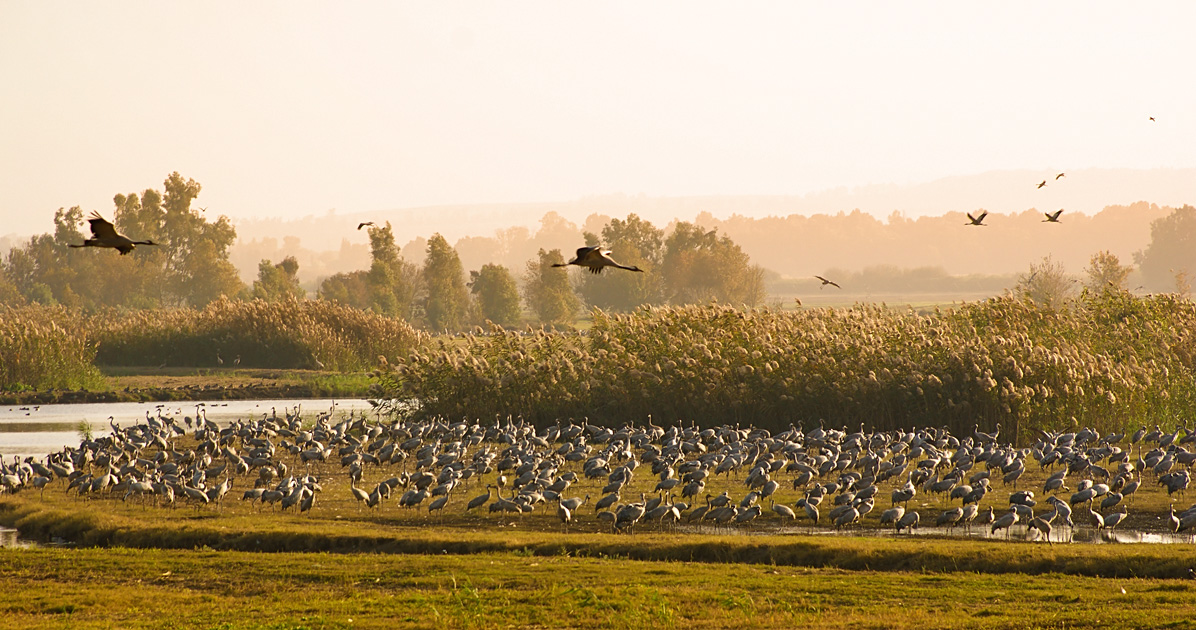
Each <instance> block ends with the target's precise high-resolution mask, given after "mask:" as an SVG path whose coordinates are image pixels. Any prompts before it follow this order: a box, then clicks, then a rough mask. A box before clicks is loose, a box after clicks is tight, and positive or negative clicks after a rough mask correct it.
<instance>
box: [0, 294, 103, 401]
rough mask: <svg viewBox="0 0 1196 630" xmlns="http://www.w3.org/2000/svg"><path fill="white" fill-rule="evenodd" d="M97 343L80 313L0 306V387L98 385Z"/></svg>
mask: <svg viewBox="0 0 1196 630" xmlns="http://www.w3.org/2000/svg"><path fill="white" fill-rule="evenodd" d="M95 356H96V344H95V342H94V341H93V340H91V339H90V338H89V337H88V335H87V333H86V327H85V324H84V321H83V318H82V317H81V316H80V315H79V313H77V312H72V311H70V310H68V309H66V308H65V307H61V306H57V307H50V306H39V305H32V306H21V307H10V306H3V305H0V388H3V389H5V390H9V391H19V390H24V389H54V388H57V389H80V388H90V387H95V386H98V385H100V384H101V383H102V382H103V377H102V376H101V375H100V372H99V370H97V369H96V368H95V366H94V365H92V361H93V359H94V358H95Z"/></svg>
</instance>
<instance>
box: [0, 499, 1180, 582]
mask: <svg viewBox="0 0 1196 630" xmlns="http://www.w3.org/2000/svg"><path fill="white" fill-rule="evenodd" d="M23 496H24V495H23ZM80 503H82V504H83V505H78V506H69V507H50V506H46V505H44V504H40V503H39V502H38V501H37V500H36V499H34V498H33V497H32V496H30V497H28V498H24V499H22V498H9V499H0V524H3V525H4V526H7V527H14V528H17V529H18V530H20V531H21V534H22V536H24V537H26V538H29V539H33V540H40V541H45V542H49V541H53V540H67V541H74V542H75V543H77V544H78V545H80V546H83V547H127V548H147V549H148V548H162V549H196V548H201V547H206V548H211V549H217V550H229V551H260V552H299V551H321V552H338V553H390V554H432V555H435V554H450V555H473V554H485V553H520V554H523V555H528V556H570V557H586V558H625V559H630V560H643V561H652V562H704V563H723V564H744V563H747V564H775V565H783V566H794V567H810V568H835V569H843V570H852V571H925V572H954V571H966V572H973V573H1023V574H1031V575H1038V574H1046V573H1065V574H1069V575H1082V576H1091V577H1121V578H1128V577H1138V578H1141V577H1151V578H1160V579H1172V578H1182V577H1187V576H1188V568H1189V567H1193V566H1196V548H1193V547H1191V546H1187V545H1183V546H1179V545H1091V544H1072V545H1054V546H1048V545H1045V544H1041V543H1037V544H1035V543H1028V542H1006V541H997V540H968V539H956V538H933V537H925V536H921V537H917V538H912V539H911V538H904V539H901V538H891V537H883V538H878V537H866V536H865V537H848V536H810V535H804V534H788V535H742V534H737V535H727V534H695V533H687V534H685V535H681V536H679V535H677V534H676V533H674V532H672V531H651V530H647V531H645V532H642V533H639V534H635V535H631V536H627V535H618V536H616V535H612V534H607V533H602V532H601V531H600V530H599V528H598V527H596V526H586V525H581V526H578V527H575V528H573V531H570V532H567V533H566V532H562V531H561V530H560V529H559V527H556V528H554V527H551V525H546V524H545V523H539V524H537V523H535V522H533V521H532V519H531V518H530V517H529V518H528V519H527V520H526V521H524V520H523V519H518V518H515V517H505V518H504V517H499V518H498V519H492V518H488V517H483V516H461V515H456V514H454V515H446V516H445V517H444V518H439V519H437V518H432V519H427V518H418V515H415V516H416V518H398V517H394V516H384V515H378V514H368V513H366V514H363V513H361V512H356V511H343V512H342V511H339V510H337V511H331V510H330V511H328V512H326V513H324V514H319V515H317V514H307V515H292V514H274V513H266V514H260V513H255V512H248V511H241V510H236V509H234V508H232V507H231V506H230V508H229V512H230V513H229V514H224V513H222V512H215V511H210V512H209V511H196V510H193V509H177V510H165V511H164V510H160V509H155V508H148V509H146V508H142V507H138V506H127V508H128V509H125V506H122V507H118V508H108V509H98V508H95V507H88V506H87V505H86V502H80ZM767 531H768V529H767V528H766V527H762V528H760V529H757V530H756V532H757V533H760V532H767Z"/></svg>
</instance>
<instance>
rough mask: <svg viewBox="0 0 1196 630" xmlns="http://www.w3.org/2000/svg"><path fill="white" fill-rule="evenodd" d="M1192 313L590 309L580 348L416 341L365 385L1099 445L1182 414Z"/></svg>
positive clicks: (420, 394)
mask: <svg viewBox="0 0 1196 630" xmlns="http://www.w3.org/2000/svg"><path fill="white" fill-rule="evenodd" d="M1194 333H1196V306H1194V305H1193V304H1192V303H1191V302H1189V301H1186V300H1182V299H1179V298H1177V297H1175V296H1171V295H1160V296H1151V297H1145V298H1138V297H1134V296H1132V295H1130V294H1128V293H1125V292H1114V291H1106V292H1103V293H1085V294H1084V295H1083V296H1081V297H1080V298H1079V299H1077V300H1076V301H1075V302H1074V303H1073V304H1071V305H1069V307H1067V308H1064V309H1052V308H1047V307H1043V306H1039V305H1035V304H1034V303H1032V302H1030V301H1027V300H1021V299H1016V298H1013V297H1003V298H994V299H990V300H987V301H984V302H980V303H972V304H965V305H963V306H961V307H959V308H957V309H953V310H950V311H946V312H939V311H936V312H934V313H931V314H919V313H916V312H913V311H912V310H908V311H898V310H893V309H887V308H884V307H881V306H872V305H857V306H855V307H852V308H843V309H816V310H802V311H796V312H781V311H777V310H771V309H750V310H744V309H737V308H733V307H729V306H723V305H717V304H712V305H705V306H684V307H668V308H650V309H649V308H645V309H642V310H639V311H636V312H634V313H632V314H629V315H613V314H607V313H604V312H601V311H595V312H594V325H593V328H592V329H591V330H589V331H588V332H587V333H585V334H581V333H546V332H537V333H525V332H519V331H511V330H504V329H502V328H499V327H492V328H491V330H490V331H489V333H488V334H474V335H470V336H467V338H466V339H465V341H464V343H460V344H449V343H446V342H444V341H441V342H439V343H437V344H424V345H423V346H421V347H420V348H417V349H416V350H414V351H412V352H411V353H410V354H408V355H406V356H404V357H402V360H401V361H399V362H397V363H394V364H386V365H384V366H383V368H382V369H380V370H379V371H378V378H379V390H380V394H382V395H383V396H385V397H387V398H391V399H394V400H409V399H417V400H419V401H420V410H421V412H422V413H427V414H439V415H443V416H445V417H469V418H487V417H494V415H495V414H496V413H498V414H503V415H506V414H512V415H522V416H523V417H524V418H526V419H528V420H531V421H534V422H536V423H540V424H544V423H550V422H554V421H556V420H557V419H562V418H570V417H572V418H577V419H581V418H583V417H588V418H590V419H593V420H597V421H601V422H621V421H625V420H628V419H639V420H642V419H645V418H647V417H649V416H651V417H653V418H656V419H657V420H659V421H663V422H675V421H692V422H695V423H697V424H700V425H703V426H712V425H718V424H724V423H727V424H734V423H737V422H738V423H744V424H753V425H755V426H758V427H762V428H766V429H770V430H778V429H784V428H787V427H788V426H789V425H790V424H791V423H804V424H805V425H806V426H807V427H809V426H811V425H812V424H818V423H820V422H822V421H823V419H827V420H828V421H830V422H831V423H832V424H833V425H834V426H841V425H846V426H852V427H854V426H856V425H857V424H862V425H864V426H865V427H867V428H868V429H872V430H890V429H894V428H901V427H905V428H908V427H914V426H945V427H947V428H949V429H950V430H951V431H952V432H955V433H961V432H963V433H968V432H970V431H971V430H972V429H973V428H974V426H975V425H979V426H980V427H981V428H983V429H984V430H987V431H991V430H994V429H995V427H996V426H997V425H998V424H1000V425H1002V427H1003V429H1004V430H1005V431H1006V435H1009V434H1013V435H1014V436H1016V437H1017V438H1018V439H1019V440H1023V441H1024V439H1025V438H1027V437H1029V436H1030V435H1031V434H1032V433H1033V431H1034V430H1035V429H1044V430H1052V429H1060V428H1066V427H1070V426H1077V425H1084V426H1089V427H1093V428H1095V429H1097V430H1098V431H1102V432H1108V431H1117V430H1124V428H1125V427H1127V426H1129V425H1130V424H1133V425H1134V427H1135V428H1136V426H1137V425H1138V424H1139V423H1160V424H1165V425H1173V424H1175V423H1176V422H1180V421H1182V420H1183V419H1185V418H1188V417H1191V416H1192V415H1193V412H1194V411H1196V378H1194V376H1196V370H1194V365H1196V334H1194Z"/></svg>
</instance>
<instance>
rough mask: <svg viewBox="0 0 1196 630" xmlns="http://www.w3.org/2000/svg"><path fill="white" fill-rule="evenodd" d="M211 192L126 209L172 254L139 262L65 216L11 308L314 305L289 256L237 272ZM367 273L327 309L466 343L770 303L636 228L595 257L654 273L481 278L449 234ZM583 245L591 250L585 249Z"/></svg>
mask: <svg viewBox="0 0 1196 630" xmlns="http://www.w3.org/2000/svg"><path fill="white" fill-rule="evenodd" d="M200 191H201V186H200V184H199V183H197V182H195V181H194V180H192V179H185V178H183V177H182V176H181V175H179V173H177V172H175V173H172V174H171V175H170V176H168V177H167V178H166V180H165V182H164V183H163V188H162V191H158V190H155V189H146V190H144V191H142V192H141V193H129V194H118V195H116V196H115V197H114V199H113V202H114V206H115V207H114V208H113V211H112V217H113V223H114V225H115V226H116V229H117V231H118V232H120V233H122V234H127V235H132V236H133V237H135V238H138V239H147V238H148V239H151V240H153V241H154V242H155V243H158V244H159V245H158V246H156V247H151V246H142V247H138V248H136V249H135V250H134V251H133V252H131V253H129V254H128V255H124V256H121V255H116V254H115V252H112V251H92V250H86V249H73V248H70V247H69V246H70V245H72V244H75V245H77V244H79V243H81V242H83V240H84V239H85V238H86V237H87V236H86V235H85V232H86V230H87V227H86V222H85V220H84V214H83V210H82V209H81V208H80V207H78V206H75V207H72V208H70V209H59V210H58V211H56V212H55V214H54V226H55V228H54V232H53V233H52V234H41V235H38V236H34V237H33V238H31V239H30V240H29V241H28V242H27V243H25V244H23V245H20V246H17V247H14V248H12V249H11V250H10V251H9V252H8V255H7V256H6V257H5V258H4V260H3V261H2V264H0V302H3V303H5V304H13V305H16V304H24V303H37V304H48V305H55V304H61V305H65V306H68V307H72V308H80V309H84V310H95V309H100V308H104V307H123V308H168V307H191V308H202V307H204V306H206V305H208V304H210V303H211V302H213V301H214V300H216V299H218V298H219V297H221V296H227V297H230V298H234V299H244V300H249V299H261V300H264V301H267V302H280V301H285V300H289V299H304V298H305V297H306V294H307V292H306V291H305V290H304V289H303V288H302V287H301V286H300V284H299V279H298V272H299V262H298V260H297V259H296V258H295V257H293V256H288V257H286V258H284V259H283V260H282V261H280V262H277V263H276V262H274V261H271V260H268V259H263V260H261V262H260V264H259V265H258V274H257V280H255V281H254V282H253V283H252V284H251V285H247V284H245V283H243V282H242V281H241V280H240V278H239V276H238V274H237V270H236V269H235V267H234V266H233V265H232V264H231V263H230V262H229V248H230V247H231V245H232V244H233V242H234V241H235V239H236V230H235V229H234V227H233V226H232V224H231V222H230V221H229V220H228V218H227V217H224V216H220V217H218V218H213V217H208V216H206V211H205V210H204V209H203V208H198V207H194V206H193V203H192V202H193V201H194V200H195V199H196V198H197V197H198V196H199V193H200ZM368 234H369V239H370V263H369V267H368V268H366V269H359V270H356V271H350V272H342V273H337V274H335V275H332V276H329V277H327V278H325V279H324V280H323V281H322V282H321V283H320V286H319V288H318V291H317V292H316V295H317V299H321V300H329V301H332V302H336V303H339V304H343V305H347V306H352V307H355V308H359V309H363V310H369V311H373V312H376V313H380V314H384V315H387V316H392V317H397V318H401V319H403V320H405V321H408V322H411V323H413V324H417V325H421V326H424V327H426V328H428V329H430V330H435V331H443V330H447V331H459V330H463V329H465V328H467V327H470V326H473V325H477V324H483V323H485V322H487V321H489V322H493V323H496V324H500V325H503V326H516V325H520V324H521V323H523V322H524V320H525V319H527V317H526V316H525V314H527V315H530V316H531V319H533V320H534V321H537V322H540V323H543V324H550V325H569V324H571V323H573V322H574V321H575V319H576V318H577V317H578V315H579V314H580V313H581V312H583V310H585V309H588V308H591V307H597V308H601V309H603V310H610V311H619V312H626V311H630V310H633V309H634V308H636V307H638V306H641V305H663V304H687V303H695V302H706V301H710V300H717V301H720V302H724V303H730V304H736V305H740V304H744V305H748V306H755V305H758V304H761V303H762V302H763V301H764V298H765V294H764V270H763V269H762V268H760V267H759V266H758V265H754V264H752V262H751V260H750V259H749V257H748V256H747V254H745V253H744V252H743V250H742V249H741V248H740V247H739V246H738V245H737V244H736V243H735V242H733V241H732V240H731V239H730V238H728V237H727V236H726V235H720V234H719V233H718V230H706V229H703V228H700V227H698V226H697V225H695V224H692V223H686V222H681V223H677V224H675V225H674V226H673V229H672V230H671V231H668V232H666V230H664V229H661V228H658V227H656V226H654V225H652V224H651V223H650V222H648V221H645V220H643V219H641V218H639V217H638V216H636V215H634V214H631V215H629V216H627V218H626V219H610V220H609V221H608V222H607V223H606V225H604V226H603V227H602V228H601V230H600V231H599V232H598V233H594V232H588V231H587V232H585V233H584V234H583V237H584V245H586V246H602V247H605V248H608V249H611V250H612V252H613V256H614V257H615V259H616V260H619V261H621V262H623V263H624V264H630V265H637V266H639V267H640V268H641V269H643V270H644V271H645V272H646V273H643V274H625V273H617V272H616V273H611V272H607V273H604V274H600V275H594V274H589V273H585V272H584V271H583V270H580V269H572V270H568V269H565V268H558V267H553V265H554V264H560V263H564V262H566V260H567V254H569V255H571V253H572V252H562V251H561V250H560V249H547V248H544V247H541V248H540V249H539V251H538V252H537V254H536V256H534V257H533V258H531V259H530V260H527V261H526V262H525V264H524V266H523V268H522V269H514V270H513V269H511V268H509V267H507V266H505V265H502V264H497V263H486V264H483V265H481V267H480V268H479V269H475V270H471V271H470V272H469V273H468V275H467V274H466V273H465V269H464V267H463V265H462V263H461V258H460V256H459V255H458V253H457V251H456V249H455V248H454V247H453V246H451V245H450V244H449V243H448V242H447V240H446V239H445V238H444V237H442V236H441V235H440V234H434V235H432V236H431V237H430V238H428V239H427V240H426V246H425V250H424V251H423V252H421V253H423V260H422V261H421V264H419V265H417V264H415V263H413V262H410V261H409V260H407V259H406V257H404V255H403V251H402V250H401V249H400V247H399V246H398V245H397V243H396V240H395V233H394V229H393V228H392V226H391V225H390V223H385V224H383V225H380V226H371V227H370V228H369V230H368ZM581 244H583V243H579V245H581Z"/></svg>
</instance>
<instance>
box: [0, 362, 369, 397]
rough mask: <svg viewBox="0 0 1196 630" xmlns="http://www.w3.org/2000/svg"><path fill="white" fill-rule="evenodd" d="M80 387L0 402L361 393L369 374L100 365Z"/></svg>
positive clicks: (1, 394) (12, 394) (19, 393)
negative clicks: (95, 376)
mask: <svg viewBox="0 0 1196 630" xmlns="http://www.w3.org/2000/svg"><path fill="white" fill-rule="evenodd" d="M98 375H99V377H98V379H97V382H95V383H93V384H92V385H91V386H90V387H87V388H85V389H46V390H25V391H10V392H0V405H16V404H21V405H24V404H50V403H84V402H145V401H174V400H179V401H181V400H249V399H259V398H260V399H271V398H348V397H352V398H365V397H368V396H369V393H370V385H371V383H373V381H374V379H372V378H370V377H369V376H368V375H367V374H366V373H364V372H328V371H320V370H278V369H241V368H170V367H166V368H162V367H148V366H147V367H137V366H130V367H104V368H103V369H101V370H99V371H98Z"/></svg>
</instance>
